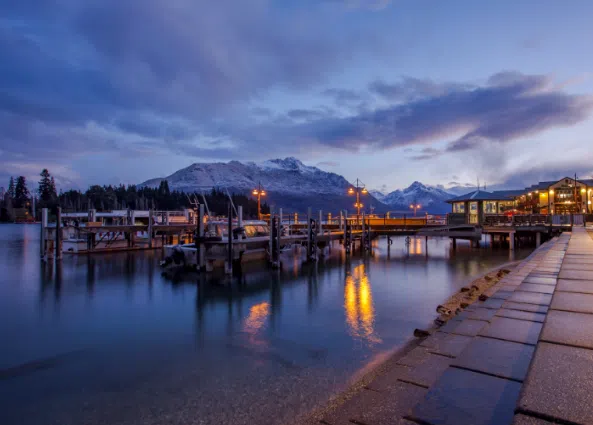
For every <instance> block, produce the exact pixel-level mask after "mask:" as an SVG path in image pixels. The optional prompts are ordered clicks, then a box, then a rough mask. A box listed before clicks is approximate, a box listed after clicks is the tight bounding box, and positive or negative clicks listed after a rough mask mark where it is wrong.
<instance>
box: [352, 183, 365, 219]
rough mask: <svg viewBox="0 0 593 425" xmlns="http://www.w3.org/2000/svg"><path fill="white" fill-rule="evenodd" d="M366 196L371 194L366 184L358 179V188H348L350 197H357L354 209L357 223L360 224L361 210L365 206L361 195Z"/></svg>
mask: <svg viewBox="0 0 593 425" xmlns="http://www.w3.org/2000/svg"><path fill="white" fill-rule="evenodd" d="M361 193H362V194H363V195H366V194H367V193H369V191H368V190H367V188H366V187H365V186H364V184H363V183H362V182H361V181H360V180H358V179H356V186H350V187H349V188H348V195H356V202H355V203H354V207H355V208H356V222H357V223H358V221H359V217H360V209H361V208H362V207H363V206H364V205H362V204H361V203H360V194H361Z"/></svg>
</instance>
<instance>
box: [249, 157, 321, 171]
mask: <svg viewBox="0 0 593 425" xmlns="http://www.w3.org/2000/svg"><path fill="white" fill-rule="evenodd" d="M251 164H253V163H251ZM255 165H257V166H259V167H260V168H262V169H264V170H286V171H298V172H300V173H315V172H319V171H321V170H320V169H319V168H316V167H309V166H307V165H305V164H303V163H302V162H301V161H299V160H298V159H296V158H294V157H292V156H291V157H288V158H284V159H269V160H267V161H264V162H262V163H260V164H257V163H255Z"/></svg>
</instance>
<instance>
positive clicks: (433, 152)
mask: <svg viewBox="0 0 593 425" xmlns="http://www.w3.org/2000/svg"><path fill="white" fill-rule="evenodd" d="M441 154H442V151H440V150H439V149H435V148H431V147H428V148H423V149H422V150H421V151H420V153H419V154H417V155H413V156H411V157H410V159H412V160H414V161H423V160H426V159H432V158H434V157H436V156H439V155H441Z"/></svg>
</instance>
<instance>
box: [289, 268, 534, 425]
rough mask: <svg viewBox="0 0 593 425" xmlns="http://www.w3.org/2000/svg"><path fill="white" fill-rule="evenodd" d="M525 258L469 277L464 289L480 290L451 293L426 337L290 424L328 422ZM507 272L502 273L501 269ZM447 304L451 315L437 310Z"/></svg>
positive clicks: (387, 356)
mask: <svg viewBox="0 0 593 425" xmlns="http://www.w3.org/2000/svg"><path fill="white" fill-rule="evenodd" d="M521 263H522V261H511V262H508V263H505V264H502V265H499V266H496V267H493V268H491V269H489V270H487V271H485V272H483V273H481V274H480V275H479V276H478V277H474V278H472V279H471V280H469V281H468V282H467V283H466V284H465V285H464V286H463V288H472V287H477V288H480V291H479V292H475V291H474V292H473V293H472V295H471V296H470V297H468V293H469V291H464V290H463V289H462V291H460V292H457V293H455V294H453V295H451V296H450V297H449V298H448V299H447V300H445V301H444V302H443V303H442V304H441V305H439V306H435V318H436V319H435V322H438V321H439V320H441V321H443V323H442V324H441V325H438V324H437V323H433V325H431V326H430V327H429V328H427V329H425V330H423V331H426V332H427V334H426V335H425V336H420V337H417V336H414V335H411V336H410V339H409V340H408V341H407V342H405V343H404V344H403V345H402V346H398V347H395V348H394V349H392V350H390V351H388V352H385V353H381V354H379V355H377V356H375V358H373V360H371V361H370V362H369V363H368V364H366V365H365V366H364V367H363V368H362V369H361V370H359V371H358V372H357V373H355V374H354V376H353V377H352V378H351V383H350V384H349V385H348V387H347V388H346V389H345V390H343V391H341V392H340V393H338V394H335V395H334V396H332V397H331V398H330V400H328V402H327V403H325V404H324V405H323V406H321V407H317V408H315V409H313V410H312V411H311V412H309V413H307V414H306V415H305V416H304V417H301V418H299V419H297V420H295V421H294V422H290V423H289V425H315V424H320V423H327V422H324V420H323V418H324V417H327V416H328V415H331V413H332V412H335V411H337V410H339V409H340V408H341V406H343V405H344V404H345V403H347V402H348V400H350V399H352V398H353V397H354V396H356V395H357V394H358V393H359V392H360V391H362V390H365V389H369V388H368V385H369V384H370V383H371V382H373V381H374V380H377V379H380V378H381V377H382V376H384V375H386V374H387V373H388V372H389V371H390V370H391V369H392V368H393V367H394V366H396V364H397V362H398V361H399V360H401V359H402V358H404V357H405V356H406V355H408V354H409V353H410V352H411V351H413V350H414V349H415V348H417V347H419V346H420V344H422V342H423V341H425V340H426V339H427V338H428V337H429V336H430V335H431V334H433V333H434V332H436V331H437V330H438V329H439V328H440V327H442V326H443V325H444V324H445V323H446V322H447V321H448V320H451V319H453V318H454V317H455V316H456V314H455V311H456V308H457V307H459V305H460V304H461V302H462V300H465V301H471V302H468V304H469V305H472V304H473V303H475V302H476V301H478V299H479V296H480V295H482V294H484V293H486V292H490V291H491V290H492V289H493V288H495V287H496V285H497V284H499V283H500V281H501V280H502V279H503V278H504V276H506V275H507V274H508V273H510V272H511V271H512V270H514V269H515V268H516V267H517V266H518V265H519V264H521ZM502 271H507V273H504V274H503V275H502V276H501V275H500V272H502ZM487 277H492V280H490V281H488V280H487V279H486V278H487ZM441 306H446V308H449V309H451V310H452V314H451V315H449V316H448V317H445V316H444V315H442V314H439V313H438V312H437V309H438V307H441Z"/></svg>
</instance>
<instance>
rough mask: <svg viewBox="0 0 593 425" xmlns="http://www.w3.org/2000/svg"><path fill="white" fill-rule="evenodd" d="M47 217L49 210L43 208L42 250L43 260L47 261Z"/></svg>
mask: <svg viewBox="0 0 593 425" xmlns="http://www.w3.org/2000/svg"><path fill="white" fill-rule="evenodd" d="M47 217H48V210H47V208H43V209H42V210H41V242H40V249H41V252H40V254H41V259H42V260H44V261H45V260H46V258H47V243H46V241H45V239H46V237H47V234H46V233H47Z"/></svg>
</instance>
